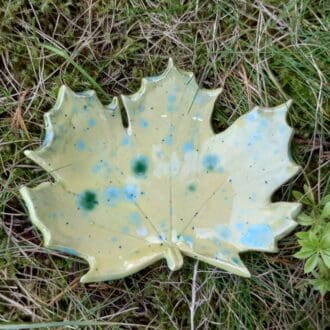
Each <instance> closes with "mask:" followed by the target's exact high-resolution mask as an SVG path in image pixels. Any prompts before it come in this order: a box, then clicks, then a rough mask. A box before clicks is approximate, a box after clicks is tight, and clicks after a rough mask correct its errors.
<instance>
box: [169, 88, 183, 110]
mask: <svg viewBox="0 0 330 330" xmlns="http://www.w3.org/2000/svg"><path fill="white" fill-rule="evenodd" d="M179 90H180V89H179V87H178V86H175V87H174V88H173V89H172V91H171V92H170V93H169V95H168V96H167V103H168V105H167V111H169V112H173V111H175V107H174V105H175V102H176V97H177V94H178V92H179Z"/></svg>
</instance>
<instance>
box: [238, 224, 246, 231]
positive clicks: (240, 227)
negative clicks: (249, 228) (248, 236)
mask: <svg viewBox="0 0 330 330" xmlns="http://www.w3.org/2000/svg"><path fill="white" fill-rule="evenodd" d="M244 227H245V226H244V223H242V222H238V223H236V229H237V230H238V231H240V232H241V231H243V229H244Z"/></svg>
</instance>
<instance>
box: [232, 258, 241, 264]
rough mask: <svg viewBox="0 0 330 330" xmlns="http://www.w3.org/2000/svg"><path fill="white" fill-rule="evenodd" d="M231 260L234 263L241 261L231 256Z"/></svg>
mask: <svg viewBox="0 0 330 330" xmlns="http://www.w3.org/2000/svg"><path fill="white" fill-rule="evenodd" d="M231 261H232V262H233V263H234V264H236V265H239V264H240V263H241V261H240V260H239V258H237V257H232V258H231Z"/></svg>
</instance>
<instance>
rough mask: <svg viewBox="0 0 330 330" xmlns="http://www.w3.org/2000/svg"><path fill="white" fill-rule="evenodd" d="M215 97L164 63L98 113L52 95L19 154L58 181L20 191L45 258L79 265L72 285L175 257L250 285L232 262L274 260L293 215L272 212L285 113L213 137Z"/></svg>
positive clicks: (260, 112) (285, 161)
mask: <svg viewBox="0 0 330 330" xmlns="http://www.w3.org/2000/svg"><path fill="white" fill-rule="evenodd" d="M220 92H221V90H220V89H216V90H207V89H200V88H199V87H198V85H197V83H196V80H195V78H194V76H193V74H192V73H188V72H183V71H180V70H178V69H177V68H176V67H175V66H174V65H173V62H172V60H170V61H169V64H168V67H167V69H166V70H165V72H164V73H163V74H161V75H160V76H155V77H149V78H145V79H143V80H142V86H141V88H140V90H139V91H138V92H137V93H136V94H133V95H129V96H121V101H122V103H123V105H124V108H125V111H126V114H127V117H128V122H129V126H128V127H127V128H125V127H124V126H123V123H122V117H121V114H120V111H119V106H118V99H117V98H116V97H115V98H113V102H112V103H111V104H110V105H102V104H101V103H100V101H99V100H98V98H97V96H96V94H95V92H93V91H86V92H83V93H74V92H72V91H71V90H70V89H69V88H68V87H66V86H63V87H61V89H60V91H59V95H58V99H57V102H56V105H55V106H54V108H53V109H52V110H51V111H50V112H48V113H46V115H45V122H46V135H45V139H44V142H43V145H42V146H41V147H40V148H39V149H38V150H36V151H26V155H27V156H28V157H29V158H31V159H32V160H34V161H35V162H36V163H38V164H39V165H40V166H41V167H43V168H44V169H45V170H46V171H48V172H49V173H50V174H51V175H52V176H53V177H54V179H55V182H54V183H52V182H44V183H42V184H40V185H39V186H37V187H35V188H32V189H31V188H27V187H23V188H21V194H22V196H23V198H24V200H25V202H26V205H27V208H28V211H29V214H30V218H31V220H32V222H33V223H34V224H35V225H36V226H37V228H38V229H39V230H40V231H41V232H42V234H43V237H44V244H45V246H46V247H49V248H51V249H56V250H60V251H63V252H65V253H69V254H72V255H77V256H79V257H82V258H84V259H86V260H87V261H88V263H89V266H90V270H89V272H88V273H87V274H85V275H84V276H83V277H82V279H81V281H82V282H91V281H103V280H113V279H118V278H122V277H124V276H127V275H129V274H132V273H134V272H137V271H138V270H140V269H142V268H144V267H146V266H148V265H151V264H152V263H154V262H155V261H157V260H159V259H161V258H165V259H166V261H167V264H168V267H169V268H170V269H171V270H176V269H179V268H180V267H181V266H182V263H183V256H189V257H192V258H195V259H199V260H202V261H204V262H207V263H209V264H211V265H214V266H217V267H219V268H221V269H225V270H227V271H229V272H232V273H235V274H238V275H241V276H246V277H247V276H250V273H249V271H248V269H247V268H246V267H245V265H244V264H243V263H242V261H241V259H240V257H239V253H240V252H243V251H248V250H256V251H269V252H274V251H276V241H277V240H278V239H279V238H280V237H282V236H283V235H285V234H287V233H288V232H289V231H290V230H292V229H293V228H294V227H295V225H296V223H295V222H294V221H293V217H294V216H295V215H296V214H297V212H298V210H299V204H297V203H287V202H277V203H271V195H272V193H273V192H274V190H276V189H277V188H278V187H279V186H280V185H281V184H283V183H284V182H285V181H287V180H288V179H289V178H290V177H292V176H293V175H295V174H296V173H297V171H298V170H299V167H298V166H297V165H295V164H294V163H293V162H292V160H291V158H290V154H289V151H288V144H289V141H290V137H291V134H292V129H291V128H290V127H289V126H288V125H287V123H286V118H285V117H286V113H287V110H288V108H289V106H290V102H287V103H285V104H282V105H280V106H277V107H274V108H261V107H256V108H254V109H253V110H252V111H250V112H249V113H247V114H245V115H243V116H241V117H240V118H239V119H237V120H236V122H235V123H234V124H233V125H232V126H231V127H229V128H228V129H227V130H225V131H224V132H222V133H220V134H214V133H213V131H212V129H211V125H210V117H211V113H212V110H213V105H214V101H215V99H216V98H217V96H218V95H219V93H220Z"/></svg>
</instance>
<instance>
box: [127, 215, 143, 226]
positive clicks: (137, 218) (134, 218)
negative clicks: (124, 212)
mask: <svg viewBox="0 0 330 330" xmlns="http://www.w3.org/2000/svg"><path fill="white" fill-rule="evenodd" d="M129 221H130V223H131V224H133V225H135V226H138V225H140V224H141V223H142V219H141V216H140V214H139V213H138V212H132V213H131V214H130V216H129Z"/></svg>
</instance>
